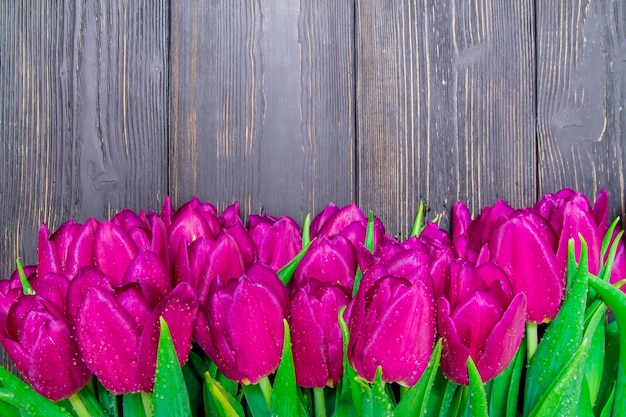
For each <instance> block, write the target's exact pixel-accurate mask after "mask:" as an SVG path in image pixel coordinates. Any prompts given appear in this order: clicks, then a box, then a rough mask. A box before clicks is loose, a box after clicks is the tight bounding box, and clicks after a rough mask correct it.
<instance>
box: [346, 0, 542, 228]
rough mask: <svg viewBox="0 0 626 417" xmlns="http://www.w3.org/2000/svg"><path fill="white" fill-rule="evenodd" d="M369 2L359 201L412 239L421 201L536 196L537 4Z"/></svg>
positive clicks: (360, 103)
mask: <svg viewBox="0 0 626 417" xmlns="http://www.w3.org/2000/svg"><path fill="white" fill-rule="evenodd" d="M358 4H359V8H358V13H357V22H358V25H357V56H358V59H357V62H358V68H357V80H358V84H357V115H358V116H359V117H358V118H357V133H358V140H357V143H358V156H359V171H358V173H357V178H358V194H359V202H360V203H361V204H362V205H363V206H364V207H367V208H370V209H373V210H375V211H376V213H378V214H379V215H380V216H381V218H383V219H384V220H383V223H385V225H387V227H388V229H390V230H389V231H390V232H391V233H393V234H397V233H401V234H403V235H404V236H406V234H407V233H408V232H409V231H410V226H411V223H412V219H413V217H414V216H415V212H416V210H417V208H418V205H419V201H420V200H424V201H425V202H426V204H427V206H428V207H429V208H430V210H431V214H430V217H431V218H432V217H434V215H435V214H441V215H443V216H444V220H445V215H447V214H448V213H449V211H450V208H451V206H452V204H453V203H454V202H455V201H458V200H463V201H466V202H467V204H468V205H469V207H470V209H471V210H473V211H474V212H479V211H480V209H481V208H482V207H483V206H484V205H486V204H493V203H494V202H495V201H496V200H497V199H499V198H503V199H506V200H508V201H509V202H510V203H511V204H512V205H515V206H520V205H523V204H530V203H532V202H533V201H534V199H535V183H536V173H535V164H536V162H535V146H536V145H535V134H534V132H535V100H534V95H533V91H534V83H535V68H534V33H533V31H532V24H533V22H532V18H533V16H534V8H533V7H534V6H533V5H534V2H532V1H530V0H527V1H515V2H505V1H498V0H490V1H485V2H476V4H473V5H470V4H469V3H468V2H464V1H438V0H432V1H423V2H413V1H394V0H388V1H378V0H368V1H361V2H358ZM445 224H447V221H444V225H445Z"/></svg>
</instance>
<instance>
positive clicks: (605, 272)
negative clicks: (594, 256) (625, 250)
mask: <svg viewBox="0 0 626 417" xmlns="http://www.w3.org/2000/svg"><path fill="white" fill-rule="evenodd" d="M607 235H608V233H607ZM623 235H624V231H623V230H622V231H620V232H619V233H618V234H617V236H616V237H615V240H614V241H613V244H612V245H611V248H610V250H609V255H608V257H607V259H606V263H605V262H604V256H603V257H602V258H601V261H602V268H601V269H600V273H599V274H598V277H600V278H602V279H603V280H605V281H606V282H609V278H611V271H612V270H613V263H614V262H615V254H616V253H617V247H618V246H619V243H620V241H621V240H622V236H623Z"/></svg>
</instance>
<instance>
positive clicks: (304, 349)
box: [288, 283, 350, 388]
mask: <svg viewBox="0 0 626 417" xmlns="http://www.w3.org/2000/svg"><path fill="white" fill-rule="evenodd" d="M349 300H350V299H349V296H348V293H347V292H346V290H345V289H344V288H342V287H341V286H339V285H336V284H316V283H310V284H309V285H305V286H304V287H302V288H299V289H297V290H296V291H295V293H294V294H293V295H292V298H291V302H290V305H289V315H288V320H289V327H290V329H291V341H292V349H293V360H294V366H295V371H296V382H297V384H298V385H300V386H302V387H306V388H315V387H317V388H322V387H325V386H326V385H329V386H331V387H334V386H335V385H337V383H338V382H339V380H340V379H341V375H342V373H343V341H342V335H341V328H340V327H339V321H338V319H337V314H338V312H339V309H340V308H341V307H343V306H345V305H347V304H348V302H349Z"/></svg>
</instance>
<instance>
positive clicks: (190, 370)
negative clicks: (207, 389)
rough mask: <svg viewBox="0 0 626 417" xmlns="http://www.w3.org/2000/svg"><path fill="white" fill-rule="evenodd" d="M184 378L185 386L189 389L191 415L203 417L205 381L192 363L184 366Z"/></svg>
mask: <svg viewBox="0 0 626 417" xmlns="http://www.w3.org/2000/svg"><path fill="white" fill-rule="evenodd" d="M183 377H184V378H185V386H186V387H187V396H188V397H189V406H190V407H191V415H192V416H193V417H200V416H203V415H204V405H203V401H202V391H203V388H202V387H203V386H204V379H203V378H201V377H200V375H199V374H198V373H197V372H196V370H195V369H194V367H193V365H192V364H191V362H187V363H186V364H185V366H183Z"/></svg>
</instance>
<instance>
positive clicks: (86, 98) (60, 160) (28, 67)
mask: <svg viewBox="0 0 626 417" xmlns="http://www.w3.org/2000/svg"><path fill="white" fill-rule="evenodd" d="M52 4H53V3H50V4H48V2H39V1H29V2H11V1H3V2H2V3H1V5H0V27H2V32H3V34H2V36H1V38H0V42H1V44H0V48H1V49H0V51H1V53H2V66H1V67H0V71H1V74H0V94H1V96H2V98H3V100H2V105H1V107H0V111H1V113H0V137H1V138H2V142H1V144H0V146H1V147H2V156H3V159H4V161H5V162H4V163H3V164H2V167H1V169H2V172H1V174H0V205H1V206H0V225H1V227H2V237H3V239H2V243H0V245H2V247H1V248H0V254H1V255H2V256H1V258H0V259H2V264H1V265H0V268H1V271H2V276H7V275H8V274H9V273H10V271H11V270H12V269H13V268H14V265H13V259H14V258H15V257H16V255H20V256H21V257H22V258H23V259H24V261H25V262H28V263H31V262H34V261H35V260H36V254H35V248H36V245H35V243H36V238H37V230H38V228H39V223H40V222H41V221H44V222H46V223H48V224H49V226H50V227H53V228H55V227H58V226H59V225H60V224H61V223H62V222H64V221H65V220H67V219H69V218H70V217H71V218H73V219H74V220H75V221H81V222H82V221H84V220H86V219H87V218H88V217H90V216H94V217H96V218H98V219H102V218H106V217H109V216H111V215H112V214H115V212H117V211H118V210H120V209H121V208H123V207H126V206H128V207H131V208H133V209H137V210H139V209H140V208H154V209H158V208H160V205H161V203H162V201H163V199H164V196H165V194H166V191H167V168H168V166H167V157H166V155H167V71H166V70H167V66H168V64H167V46H168V44H167V27H168V21H167V20H168V13H167V8H166V2H164V1H160V2H157V3H154V2H150V3H149V4H148V2H144V1H128V2H124V3H123V4H122V3H120V4H118V2H96V1H82V2H74V1H65V2H59V3H58V5H57V6H52ZM139 23H141V24H139Z"/></svg>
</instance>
